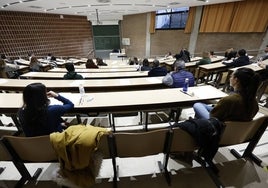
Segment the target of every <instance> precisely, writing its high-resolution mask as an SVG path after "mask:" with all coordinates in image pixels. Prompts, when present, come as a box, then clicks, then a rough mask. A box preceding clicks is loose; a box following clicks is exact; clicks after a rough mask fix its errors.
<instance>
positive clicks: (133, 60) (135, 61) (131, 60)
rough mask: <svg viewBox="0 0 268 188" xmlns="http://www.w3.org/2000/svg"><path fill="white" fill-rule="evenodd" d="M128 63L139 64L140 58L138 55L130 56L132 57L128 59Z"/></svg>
mask: <svg viewBox="0 0 268 188" xmlns="http://www.w3.org/2000/svg"><path fill="white" fill-rule="evenodd" d="M128 64H129V65H138V64H139V60H138V58H137V57H133V58H130V59H129V60H128Z"/></svg>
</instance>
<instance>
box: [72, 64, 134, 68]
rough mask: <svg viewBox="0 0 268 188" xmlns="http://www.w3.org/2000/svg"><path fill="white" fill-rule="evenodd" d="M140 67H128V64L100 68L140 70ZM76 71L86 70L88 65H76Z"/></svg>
mask: <svg viewBox="0 0 268 188" xmlns="http://www.w3.org/2000/svg"><path fill="white" fill-rule="evenodd" d="M138 67H139V66H138V65H128V64H126V63H124V64H114V65H108V66H99V69H136V70H137V69H138ZM74 68H75V69H85V68H86V65H85V64H81V65H75V66H74Z"/></svg>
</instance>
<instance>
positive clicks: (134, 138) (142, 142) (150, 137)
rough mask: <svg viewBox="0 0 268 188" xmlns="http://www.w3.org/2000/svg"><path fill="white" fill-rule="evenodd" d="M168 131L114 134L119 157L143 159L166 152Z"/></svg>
mask: <svg viewBox="0 0 268 188" xmlns="http://www.w3.org/2000/svg"><path fill="white" fill-rule="evenodd" d="M168 131H169V130H168V129H159V130H153V131H148V132H137V133H123V132H117V133H113V136H114V140H115V147H116V155H117V156H118V157H142V156H148V155H156V154H159V153H162V152H163V151H164V145H165V143H166V138H167V137H166V135H167V133H168Z"/></svg>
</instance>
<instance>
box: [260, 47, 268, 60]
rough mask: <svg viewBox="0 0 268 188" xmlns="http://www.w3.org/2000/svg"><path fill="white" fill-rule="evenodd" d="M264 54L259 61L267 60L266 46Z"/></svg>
mask: <svg viewBox="0 0 268 188" xmlns="http://www.w3.org/2000/svg"><path fill="white" fill-rule="evenodd" d="M264 52H265V54H263V55H262V56H260V57H259V60H260V61H264V60H266V59H268V45H266V48H265V50H264Z"/></svg>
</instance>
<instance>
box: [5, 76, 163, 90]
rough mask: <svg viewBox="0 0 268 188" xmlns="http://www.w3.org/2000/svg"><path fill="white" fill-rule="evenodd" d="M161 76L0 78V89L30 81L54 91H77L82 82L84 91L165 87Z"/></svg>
mask: <svg viewBox="0 0 268 188" xmlns="http://www.w3.org/2000/svg"><path fill="white" fill-rule="evenodd" d="M162 79H163V77H141V78H124V79H94V80H86V79H84V80H30V79H0V90H8V91H23V89H24V88H25V86H27V85H28V84H30V83H36V82H39V83H43V84H44V85H46V87H47V89H48V90H53V91H56V92H75V93H76V92H78V91H79V90H78V87H79V85H80V84H83V86H84V88H85V90H86V91H90V92H100V91H101V92H103V91H131V90H142V89H144V90H146V89H147V90H148V89H159V88H167V87H166V86H165V85H163V84H162Z"/></svg>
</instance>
